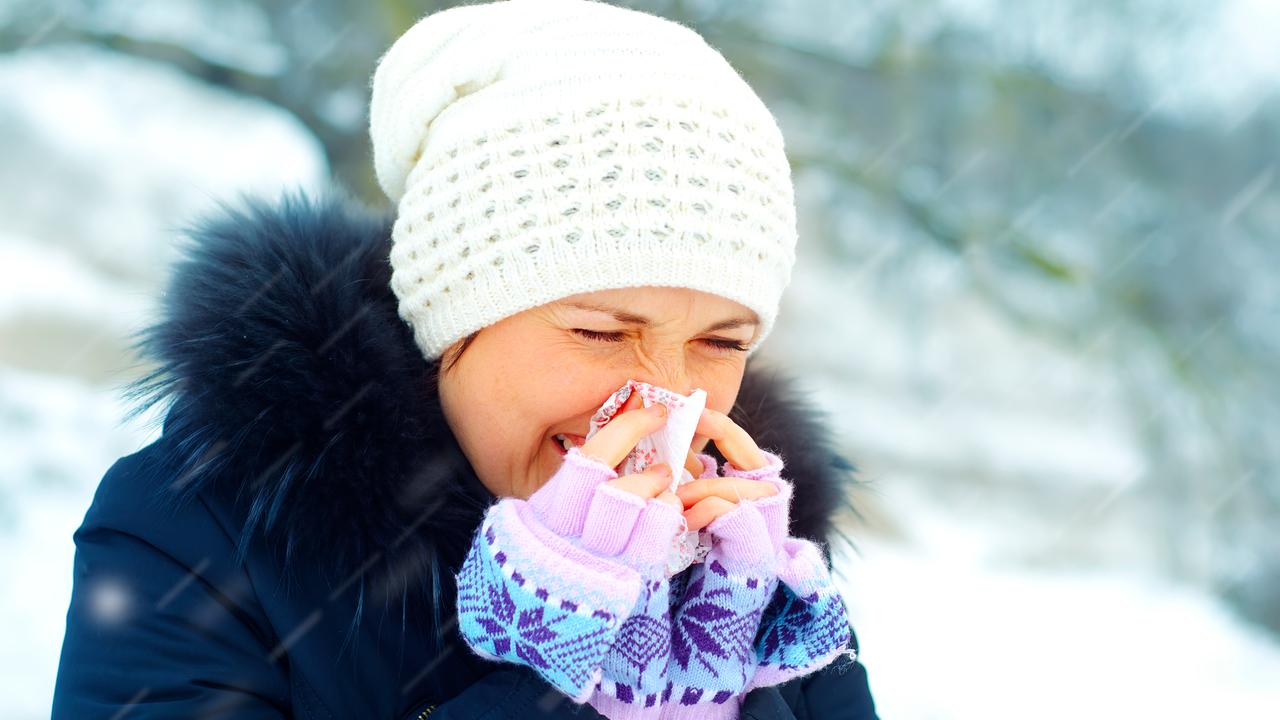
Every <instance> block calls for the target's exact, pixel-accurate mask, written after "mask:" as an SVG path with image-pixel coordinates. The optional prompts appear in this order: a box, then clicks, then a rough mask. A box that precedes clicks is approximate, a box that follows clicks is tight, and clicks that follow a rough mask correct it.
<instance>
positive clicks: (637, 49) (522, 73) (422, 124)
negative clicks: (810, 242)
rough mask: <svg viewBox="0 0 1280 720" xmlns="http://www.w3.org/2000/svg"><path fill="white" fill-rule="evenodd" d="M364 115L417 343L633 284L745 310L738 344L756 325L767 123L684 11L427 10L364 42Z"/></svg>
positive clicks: (772, 155) (784, 215)
mask: <svg viewBox="0 0 1280 720" xmlns="http://www.w3.org/2000/svg"><path fill="white" fill-rule="evenodd" d="M369 129H370V137H371V140H372V145H373V155H374V166H375V170H376V173H377V179H378V182H379V184H380V186H381V187H382V189H383V190H384V192H385V193H386V195H387V197H388V198H390V199H391V201H392V202H393V203H395V204H396V205H397V209H398V216H397V219H396V223H395V227H394V228H393V231H392V237H393V240H394V244H393V248H392V251H391V265H392V268H393V274H392V278H391V287H392V289H393V290H394V292H395V294H396V296H397V298H398V299H399V307H400V314H401V317H403V318H404V319H405V320H406V321H408V322H409V323H410V325H411V326H412V327H413V330H414V340H415V342H416V343H417V344H418V346H419V348H420V349H421V350H422V352H423V354H424V356H425V357H427V358H428V359H434V358H436V357H438V356H439V355H440V354H441V353H442V352H443V350H444V349H445V348H446V347H448V346H449V344H450V343H452V342H453V341H455V340H457V339H459V338H462V337H464V336H466V335H467V334H469V333H470V332H472V331H474V330H479V329H480V328H483V327H485V326H487V325H490V324H492V323H494V322H496V321H497V320H500V319H502V318H504V317H508V316H510V315H513V314H515V313H517V312H520V311H522V310H525V309H527V308H531V307H535V306H538V305H542V304H544V303H547V302H551V301H554V300H557V299H559V298H562V297H565V296H568V295H572V294H574V293H579V292H588V291H592V290H601V289H605V288H618V287H631V286H635V285H668V286H681V287H688V288H693V289H695V290H702V291H705V292H709V293H713V294H716V295H721V296H724V297H727V298H729V299H732V300H735V301H737V302H739V303H741V304H743V305H745V306H747V307H749V308H751V309H752V310H754V311H755V312H756V313H757V314H758V316H759V318H760V321H761V327H760V331H759V333H758V334H757V336H756V338H755V339H754V341H753V342H752V344H751V346H750V350H749V354H750V353H751V352H754V351H755V350H756V349H757V348H758V347H759V346H760V344H761V343H762V342H763V341H764V339H765V338H766V337H767V336H768V335H769V334H770V332H771V329H772V327H773V325H774V321H775V318H776V316H777V310H778V304H779V300H780V298H781V296H782V293H783V291H784V289H785V288H786V286H787V285H788V284H789V282H790V279H791V272H792V267H793V266H794V264H795V248H796V242H797V237H798V233H797V228H796V208H795V193H794V188H793V184H792V179H791V167H790V163H789V161H788V159H787V156H786V152H785V148H784V141H783V136H782V132H781V129H780V127H779V126H778V123H777V122H776V120H775V118H774V117H773V115H772V113H771V112H770V111H769V109H768V108H767V107H766V106H765V104H764V103H763V101H762V100H761V99H760V98H759V97H758V96H757V95H756V93H755V92H754V91H753V90H752V88H751V87H750V86H749V85H748V83H747V82H746V81H745V80H744V79H743V77H742V76H741V75H740V74H739V73H738V72H737V70H736V69H734V68H733V67H732V65H730V64H729V62H728V61H727V60H725V58H724V56H723V55H721V54H720V52H719V51H717V50H716V49H715V48H713V47H711V46H710V45H708V44H707V42H706V41H705V40H704V39H703V38H702V37H701V36H699V35H698V34H697V32H695V31H694V30H692V29H691V28H689V27H686V26H684V25H681V24H680V23H678V22H676V21H673V20H669V19H667V18H663V17H660V16H657V15H651V14H648V13H644V12H641V11H638V10H632V9H628V8H622V7H618V6H616V5H612V4H609V3H604V2H588V1H587V0H517V1H515V2H497V3H481V4H473V5H464V6H459V7H454V8H449V9H445V10H441V11H438V12H434V13H432V14H430V15H428V16H426V17H424V18H422V19H421V20H419V21H418V22H417V23H416V24H415V25H414V26H413V27H412V28H410V29H409V30H408V31H407V32H405V33H404V34H403V35H402V36H401V37H400V38H399V39H398V40H397V41H396V42H395V44H394V45H393V46H392V47H391V48H390V49H389V50H388V51H387V52H386V54H385V55H384V56H383V57H382V58H381V59H380V60H379V63H378V67H377V70H376V72H375V73H374V77H373V80H372V97H371V101H370V128H369ZM654 258H661V259H662V262H650V260H652V259H654ZM707 268H716V271H715V272H707V270H706V269H707Z"/></svg>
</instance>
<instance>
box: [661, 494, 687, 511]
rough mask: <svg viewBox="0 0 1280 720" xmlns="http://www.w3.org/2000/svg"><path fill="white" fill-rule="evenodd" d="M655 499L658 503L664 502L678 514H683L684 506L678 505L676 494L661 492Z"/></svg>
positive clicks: (678, 500) (678, 499)
mask: <svg viewBox="0 0 1280 720" xmlns="http://www.w3.org/2000/svg"><path fill="white" fill-rule="evenodd" d="M655 499H656V500H657V501H658V502H664V503H666V504H668V505H670V506H671V507H673V508H675V509H676V510H678V511H680V512H684V505H682V504H681V503H680V498H678V497H676V494H675V493H673V492H671V491H670V490H663V491H662V492H661V493H659V494H658V497H657V498H655Z"/></svg>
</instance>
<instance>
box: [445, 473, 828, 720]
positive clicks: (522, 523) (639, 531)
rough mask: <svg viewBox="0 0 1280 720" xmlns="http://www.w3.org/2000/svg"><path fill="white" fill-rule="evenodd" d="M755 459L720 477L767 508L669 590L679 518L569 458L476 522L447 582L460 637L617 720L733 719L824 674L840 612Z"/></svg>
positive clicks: (735, 527) (725, 534) (745, 513)
mask: <svg viewBox="0 0 1280 720" xmlns="http://www.w3.org/2000/svg"><path fill="white" fill-rule="evenodd" d="M764 453H765V456H766V459H767V464H766V466H765V467H762V468H759V469H757V470H752V471H744V470H739V469H738V468H736V467H734V466H733V465H732V464H731V463H726V464H725V466H724V468H723V472H724V474H725V476H726V477H742V478H744V479H752V480H761V481H764V482H769V483H772V484H774V485H775V486H776V487H777V488H778V493H776V494H775V495H772V496H768V497H765V498H760V499H756V500H749V501H742V502H740V503H739V504H738V506H737V507H736V508H734V509H733V510H731V511H730V512H728V513H726V514H724V515H722V516H721V517H719V518H717V519H716V520H715V521H714V522H712V523H711V524H710V525H708V526H707V527H706V528H705V531H706V532H709V533H711V534H712V535H713V536H714V538H715V544H714V547H713V548H712V551H711V553H710V554H709V555H708V556H707V558H706V561H705V562H704V563H702V564H699V565H695V566H694V567H693V568H691V569H690V570H689V571H688V572H686V573H681V574H679V575H676V576H675V577H673V578H672V579H671V580H670V581H668V580H667V578H666V576H665V573H664V572H663V561H664V559H665V555H666V548H668V547H669V546H670V542H671V540H672V539H673V538H674V537H675V535H676V534H677V533H678V532H679V531H680V528H681V527H682V518H681V517H680V514H679V513H678V512H677V511H675V509H674V508H671V507H670V506H668V505H665V504H664V503H661V502H658V501H657V500H648V501H646V500H643V499H641V498H638V497H636V496H635V495H632V494H631V493H627V492H624V491H620V490H617V489H616V488H613V487H612V486H609V485H605V484H602V483H604V482H606V481H607V480H611V479H613V478H615V477H617V474H616V473H615V472H614V471H613V470H612V469H610V468H607V467H605V465H604V464H603V463H601V462H599V461H597V460H594V459H592V458H590V457H587V456H584V455H582V454H581V453H580V452H578V450H577V448H574V449H573V450H570V451H569V453H568V454H567V455H566V457H565V462H564V464H563V465H562V467H561V469H560V470H559V471H558V472H557V473H556V474H555V475H554V476H553V477H552V478H551V480H550V481H548V483H547V484H546V485H544V486H543V487H542V488H540V489H539V490H538V492H536V493H534V495H533V496H532V497H530V499H529V500H528V501H527V502H525V501H521V500H518V499H515V498H507V499H504V500H501V501H500V502H498V503H497V504H495V505H494V507H493V508H491V509H490V511H489V512H488V513H487V514H486V517H485V521H484V523H483V524H482V528H481V532H479V533H477V537H476V541H475V543H474V544H473V546H472V548H471V552H470V554H469V556H468V558H467V560H466V563H465V564H464V566H463V569H462V571H461V573H460V574H459V578H458V581H459V619H460V627H461V628H462V633H463V637H464V638H466V640H467V642H468V643H469V644H470V645H471V646H472V647H473V648H474V649H475V650H476V651H477V652H479V653H480V654H482V655H485V656H487V657H493V658H496V659H500V660H505V661H509V662H518V663H522V664H525V665H529V666H530V667H532V668H534V669H535V670H537V671H538V672H539V673H540V674H542V676H543V677H545V678H546V679H547V681H548V682H550V683H551V684H552V685H554V686H555V687H557V688H558V689H560V690H561V691H562V692H564V693H565V694H566V695H569V696H570V697H572V698H573V699H574V700H575V701H577V702H589V703H590V704H591V705H592V706H594V707H595V708H596V709H597V710H599V711H600V712H601V713H602V714H604V715H605V716H607V717H609V718H615V719H618V718H622V719H631V718H736V717H737V716H738V705H739V702H740V701H741V697H742V696H743V695H744V694H745V693H746V692H747V691H749V690H750V689H752V688H754V687H759V686H763V685H773V684H777V683H780V682H784V681H785V680H787V679H790V678H792V677H797V676H800V675H804V674H806V673H809V672H812V671H814V670H817V669H819V668H821V667H823V666H825V665H826V664H827V663H829V662H831V661H832V660H833V659H834V658H835V657H836V656H837V655H838V654H840V652H841V651H843V650H844V647H845V645H847V643H848V641H849V629H848V623H847V620H846V619H845V612H844V606H843V603H842V602H841V600H840V597H839V595H838V593H837V592H836V591H835V589H834V587H833V586H832V584H831V578H830V574H829V572H828V571H827V568H826V565H825V563H824V561H823V559H822V555H821V553H820V552H819V550H818V548H817V546H816V545H814V544H813V543H811V542H809V541H807V540H802V539H799V538H793V537H789V536H788V535H787V526H788V511H789V506H790V501H791V493H792V488H791V484H790V483H789V482H788V481H786V480H784V479H782V477H781V471H782V469H783V460H782V458H781V457H779V456H778V455H776V454H774V453H772V452H769V451H764ZM698 458H699V460H700V461H701V462H702V463H703V472H702V473H701V474H700V475H699V477H703V478H706V477H715V476H716V474H717V470H718V469H717V467H716V462H715V459H714V458H712V457H711V456H709V455H704V454H700V455H698Z"/></svg>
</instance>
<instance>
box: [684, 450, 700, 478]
mask: <svg viewBox="0 0 1280 720" xmlns="http://www.w3.org/2000/svg"><path fill="white" fill-rule="evenodd" d="M684 469H685V470H688V471H689V474H690V475H692V476H694V477H698V476H699V475H701V474H702V470H703V467H702V461H701V460H699V459H698V456H697V454H696V453H694V452H693V448H689V454H688V455H686V456H685V458H684Z"/></svg>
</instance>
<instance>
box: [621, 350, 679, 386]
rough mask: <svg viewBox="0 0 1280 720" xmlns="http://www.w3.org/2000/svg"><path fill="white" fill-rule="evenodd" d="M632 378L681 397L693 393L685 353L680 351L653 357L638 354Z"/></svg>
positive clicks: (653, 355)
mask: <svg viewBox="0 0 1280 720" xmlns="http://www.w3.org/2000/svg"><path fill="white" fill-rule="evenodd" d="M631 377H633V378H635V379H636V380H638V381H640V382H644V383H648V384H650V385H657V386H658V387H663V388H666V389H668V390H671V391H673V392H677V393H680V394H681V395H688V394H689V393H691V392H693V388H692V384H691V383H690V381H689V372H688V369H687V368H686V367H685V360H684V353H682V352H678V351H675V352H663V353H660V354H652V355H649V354H643V353H638V354H637V358H636V363H635V366H634V368H633V370H632V372H631Z"/></svg>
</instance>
